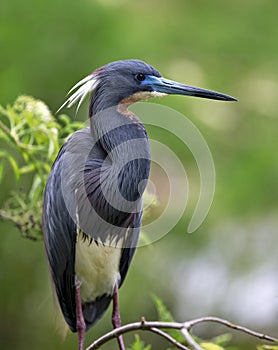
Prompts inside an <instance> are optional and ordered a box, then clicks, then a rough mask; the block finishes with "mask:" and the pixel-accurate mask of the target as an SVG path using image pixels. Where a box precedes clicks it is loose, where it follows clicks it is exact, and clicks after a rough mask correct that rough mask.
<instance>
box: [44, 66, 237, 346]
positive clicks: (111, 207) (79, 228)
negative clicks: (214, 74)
mask: <svg viewBox="0 0 278 350" xmlns="http://www.w3.org/2000/svg"><path fill="white" fill-rule="evenodd" d="M88 94H90V95H91V98H90V104H89V120H90V126H89V127H86V128H84V129H82V130H78V131H76V132H75V133H73V134H72V135H71V136H70V137H69V139H68V140H67V141H66V142H65V143H64V145H63V146H62V147H61V149H60V151H59V153H58V155H57V158H56V160H55V161H54V163H53V166H52V170H51V173H50V176H49V178H48V181H47V185H46V188H45V193H44V203H43V214H42V220H43V235H44V244H45V250H46V255H47V260H48V265H49V269H50V274H51V277H52V281H53V285H54V290H55V294H56V297H57V300H58V303H59V305H60V309H61V311H62V314H63V316H64V319H65V321H66V323H67V324H68V326H69V328H70V330H71V331H73V332H77V333H78V349H79V350H82V349H83V347H84V339H85V332H86V331H87V330H88V329H89V328H90V327H91V326H92V325H94V324H95V323H96V321H98V320H99V319H100V318H101V317H102V316H103V314H104V312H105V311H106V310H107V308H108V307H109V305H110V303H111V301H112V304H113V308H112V323H113V326H114V328H117V327H120V324H121V320H120V312H119V305H118V290H119V288H120V287H121V285H122V284H123V282H124V280H125V278H126V275H127V271H128V269H129V266H130V263H131V261H132V258H133V256H134V252H135V249H136V245H137V242H138V239H139V234H140V228H141V221H142V195H143V192H144V190H145V188H146V184H147V180H148V177H149V172H150V162H151V156H150V146H149V141H148V136H147V132H146V129H145V127H144V125H143V124H142V122H141V121H140V119H139V118H138V117H137V116H136V115H135V114H134V113H133V112H131V111H130V110H129V107H130V106H131V105H132V104H133V103H136V102H138V101H141V100H146V99H149V98H152V97H162V96H166V95H169V94H178V95H186V96H195V97H201V98H207V99H214V100H222V101H235V100H236V99H235V98H234V97H232V96H229V95H226V94H222V93H219V92H215V91H211V90H205V89H202V88H198V87H193V86H188V85H184V84H181V83H178V82H175V81H172V80H168V79H165V78H163V77H162V76H161V74H160V73H159V72H158V71H157V70H156V69H155V68H153V67H152V66H150V65H149V64H147V63H145V62H143V61H141V60H135V59H131V60H119V61H115V62H111V63H108V64H106V65H105V66H103V67H101V68H98V69H96V70H95V71H94V72H93V73H91V74H89V75H88V76H86V77H85V78H84V79H82V80H80V81H79V82H78V83H77V84H76V85H75V86H74V87H73V88H72V89H71V90H70V94H69V97H68V98H67V100H66V101H65V103H64V104H63V105H62V106H61V108H63V107H71V106H72V105H74V104H75V103H77V102H78V107H77V108H79V106H80V105H81V103H82V102H83V101H84V99H85V97H86V96H87V95H88ZM117 340H118V345H119V348H120V349H121V350H123V349H124V342H123V339H122V336H119V337H118V338H117Z"/></svg>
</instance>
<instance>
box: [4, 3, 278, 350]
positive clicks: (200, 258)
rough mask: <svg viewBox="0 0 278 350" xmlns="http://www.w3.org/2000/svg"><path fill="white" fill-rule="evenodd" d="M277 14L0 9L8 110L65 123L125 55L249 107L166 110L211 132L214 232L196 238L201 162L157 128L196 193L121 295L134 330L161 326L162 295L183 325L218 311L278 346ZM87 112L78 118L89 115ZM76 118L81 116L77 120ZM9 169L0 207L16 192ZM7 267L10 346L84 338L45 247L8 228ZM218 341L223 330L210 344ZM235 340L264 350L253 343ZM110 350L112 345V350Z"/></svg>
mask: <svg viewBox="0 0 278 350" xmlns="http://www.w3.org/2000/svg"><path fill="white" fill-rule="evenodd" d="M277 14H278V2H277V1H275V0H268V1H257V0H245V1H239V0H234V1H229V2H228V1H226V2H225V1H221V0H215V1H213V2H212V1H206V0H199V1H193V0H192V1H185V0H171V1H166V0H160V1H158V0H153V1H147V0H141V1H127V0H114V1H113V0H95V1H93V0H79V1H75V2H69V1H65V0H59V1H53V0H50V1H45V0H44V1H42V0H36V1H34V0H25V1H18V0H9V1H7V0H6V1H5V0H4V1H2V2H1V3H0V52H1V55H0V81H1V85H0V103H1V105H4V106H5V105H6V104H11V103H12V102H13V101H14V100H15V98H16V97H17V96H18V95H21V94H29V95H32V96H34V97H36V98H39V99H42V100H43V101H45V102H46V103H47V104H48V105H49V106H50V108H51V110H52V111H53V112H54V111H55V110H57V108H58V107H59V105H61V103H62V102H63V101H64V98H65V93H66V91H68V90H69V88H70V87H71V86H72V85H73V84H74V83H75V82H76V81H78V80H79V79H81V78H82V77H83V76H85V75H86V74H88V73H89V72H91V71H92V70H94V69H95V68H97V67H99V66H102V65H104V64H106V63H108V62H110V61H113V60H117V59H124V58H139V59H142V60H145V61H147V62H148V63H150V64H152V65H153V66H155V67H156V68H157V69H158V70H159V71H160V72H161V73H162V75H164V76H165V77H167V78H169V79H172V80H177V81H180V82H184V83H187V84H191V85H196V86H202V87H204V88H209V89H213V90H218V91H222V92H224V93H227V94H230V95H233V96H235V97H237V98H238V99H239V102H238V103H233V104H231V103H227V104H224V103H218V102H214V101H209V100H199V99H193V98H182V97H178V96H176V97H175V96H172V97H167V98H164V99H163V100H159V101H156V103H160V104H164V105H167V106H170V107H172V108H174V109H176V110H178V111H180V112H182V113H183V114H184V115H186V116H187V117H190V119H191V120H192V121H193V122H194V124H195V125H196V126H197V127H198V128H199V130H200V131H201V132H202V134H203V135H204V137H205V139H206V141H207V143H208V145H209V147H210V149H211V152H212V154H213V158H214V162H215V168H216V175H217V179H216V192H215V197H214V202H213V205H212V207H211V210H210V212H209V215H208V217H207V219H206V221H205V222H204V223H203V225H202V226H201V227H200V228H199V229H198V230H197V231H196V232H194V234H186V228H187V226H188V223H189V220H190V218H191V216H192V211H193V208H194V205H195V202H196V198H197V195H198V181H199V180H198V176H199V175H198V169H197V167H196V163H195V161H194V159H193V157H192V155H191V154H190V152H189V151H188V150H187V149H186V148H185V149H184V148H182V147H181V145H180V143H179V142H177V140H176V139H175V138H174V137H170V136H169V135H167V134H161V133H160V132H159V131H158V130H153V129H150V130H149V133H150V135H151V137H152V138H154V139H158V140H164V141H165V142H166V143H167V144H168V145H170V146H171V147H172V149H173V150H174V151H175V152H176V154H178V155H179V157H180V158H181V160H182V161H183V163H184V164H185V167H186V171H187V172H188V176H189V188H190V191H191V192H190V193H189V206H188V210H187V211H186V212H185V215H184V216H183V218H182V219H181V220H180V222H179V223H178V224H177V225H176V226H175V228H174V229H173V230H172V231H171V232H170V233H169V234H168V235H167V236H165V237H164V238H163V239H161V240H160V241H158V242H156V243H155V244H153V245H152V246H150V247H146V248H140V249H138V251H137V254H136V256H135V259H134V261H133V264H132V266H131V269H130V271H129V274H128V277H127V280H126V282H125V284H124V286H123V287H122V289H121V293H120V305H121V313H122V321H123V323H128V322H131V321H135V320H139V319H140V317H141V316H145V317H146V319H149V320H150V319H156V318H157V315H156V312H155V308H154V306H153V303H152V300H151V294H156V295H158V296H159V297H161V298H163V299H164V301H165V303H166V305H167V306H168V307H169V309H170V311H171V312H172V314H173V316H174V318H175V319H176V320H178V321H182V320H187V319H191V318H194V317H197V316H204V315H208V314H214V315H217V316H220V317H226V318H228V319H230V320H232V321H234V322H238V323H243V324H244V325H246V326H249V327H251V328H252V327H253V328H255V329H257V330H259V331H262V332H266V333H270V334H272V335H274V336H275V335H276V337H277V336H278V322H277V321H278V283H277V270H278V261H277V260H278V259H277V246H278V236H277V227H278V218H277V209H278V200H277V199H278V198H277V197H278V188H277V187H278V186H277V180H278V161H277V149H278V137H277V133H278V119H277V118H278V115H277V110H278V64H277V62H278V25H277ZM86 108H87V105H86V103H85V106H84V107H82V108H81V111H80V112H79V113H78V116H77V117H78V118H79V119H80V120H84V121H85V119H86V118H87V112H86ZM69 113H70V115H72V117H73V118H74V117H75V116H74V110H71V111H69ZM8 171H9V169H7V172H6V177H5V181H4V183H2V184H1V195H0V204H1V205H2V204H3V203H4V201H5V200H6V199H7V198H8V194H9V191H10V190H11V189H12V188H14V187H16V180H15V179H14V178H13V177H12V176H9V173H8ZM190 184H191V187H190ZM157 191H158V193H159V188H158V189H157ZM0 264H1V270H0V295H1V299H0V315H1V317H0V348H1V349H17V350H25V349H29V350H30V349H76V344H77V339H76V336H75V335H72V334H69V335H68V336H67V337H66V339H65V340H63V339H62V337H61V336H60V332H59V331H58V328H59V327H58V326H57V322H56V319H57V313H56V312H55V310H54V305H53V298H52V293H51V287H50V282H49V276H48V271H47V264H46V259H45V255H44V248H43V244H42V243H34V242H31V241H29V240H26V239H23V238H21V237H20V235H19V233H18V231H17V230H16V229H15V228H14V227H13V226H12V224H10V223H9V222H1V223H0ZM110 314H111V313H110V312H107V313H106V315H105V317H104V318H103V319H102V320H101V321H100V322H99V323H98V324H97V325H96V326H95V327H94V328H93V329H92V330H91V331H90V332H89V333H88V334H87V336H86V340H87V344H89V343H90V342H91V341H92V340H93V339H95V338H96V337H97V336H99V335H101V334H103V333H104V332H106V331H108V330H110V329H111V325H110ZM220 331H223V329H221V330H220ZM218 332H219V330H218V329H217V327H216V326H213V327H210V328H204V329H201V330H200V333H199V334H200V335H202V336H208V337H211V336H213V335H215V334H217V333H218ZM143 337H144V338H145V339H146V340H147V341H148V340H150V335H145V334H144V335H143ZM131 338H132V337H127V339H129V340H130V339H131ZM152 342H153V344H154V346H153V348H154V349H156V348H166V344H165V343H161V342H160V341H159V340H158V339H157V338H154V337H153V339H152ZM156 342H157V343H156ZM234 342H235V343H239V342H242V343H241V344H242V348H244V349H249V348H250V349H251V348H254V346H253V345H251V340H250V338H247V337H244V338H242V339H237V338H235V340H234ZM113 348H115V343H110V344H108V345H107V346H105V347H104V349H113Z"/></svg>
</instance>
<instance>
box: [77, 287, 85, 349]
mask: <svg viewBox="0 0 278 350" xmlns="http://www.w3.org/2000/svg"><path fill="white" fill-rule="evenodd" d="M80 285H81V284H80V282H79V281H76V283H75V303H76V330H77V334H78V350H83V349H84V340H85V331H86V323H85V320H84V317H83V311H82V300H81V295H80Z"/></svg>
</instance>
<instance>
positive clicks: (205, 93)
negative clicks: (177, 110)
mask: <svg viewBox="0 0 278 350" xmlns="http://www.w3.org/2000/svg"><path fill="white" fill-rule="evenodd" d="M142 83H143V84H144V85H149V86H150V87H151V88H152V89H153V91H157V92H162V93H166V94H175V95H186V96H195V97H201V98H209V99H212V100H222V101H237V99H236V98H234V97H232V96H229V95H226V94H222V93H220V92H216V91H211V90H205V89H201V88H198V87H194V86H189V85H184V84H180V83H177V82H175V81H172V80H168V79H165V78H163V77H156V76H153V75H148V76H147V77H146V79H145V80H144V81H143V82H142Z"/></svg>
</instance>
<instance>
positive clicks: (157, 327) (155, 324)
mask: <svg viewBox="0 0 278 350" xmlns="http://www.w3.org/2000/svg"><path fill="white" fill-rule="evenodd" d="M204 322H215V323H219V324H222V325H224V326H226V327H229V328H232V329H235V330H237V331H240V332H244V333H246V334H248V335H251V336H254V337H256V338H259V339H263V340H267V341H270V342H278V339H277V338H274V337H271V336H269V335H266V334H263V333H258V332H255V331H253V330H251V329H248V328H246V327H243V326H240V325H236V324H234V323H231V322H229V321H227V320H225V319H222V318H219V317H213V316H207V317H201V318H197V319H195V320H191V321H188V322H184V323H179V322H159V321H146V320H145V319H144V318H142V320H141V322H134V323H129V324H127V325H124V326H122V327H119V328H117V329H114V330H113V331H111V332H108V333H106V334H105V335H103V336H102V337H100V338H98V339H97V340H95V341H94V342H93V343H92V344H91V345H90V346H89V347H88V348H87V349H86V350H93V349H97V348H99V347H100V346H101V345H103V344H104V343H106V342H108V341H109V340H111V339H114V338H115V337H118V336H119V335H121V334H124V333H128V332H132V331H135V330H146V331H150V332H153V333H156V334H158V335H160V336H161V337H163V338H165V339H166V340H168V341H169V342H171V343H172V344H174V345H175V346H176V347H178V348H179V349H183V350H189V348H188V347H186V346H185V345H183V344H181V343H180V342H178V341H177V340H175V339H174V338H173V337H171V336H170V335H169V334H168V333H166V332H164V331H162V330H161V329H176V330H180V331H181V333H182V334H183V336H184V338H185V340H186V341H187V343H188V344H189V345H190V346H191V347H192V348H193V349H194V350H202V347H201V346H200V345H199V344H198V343H197V342H196V341H195V340H194V338H193V337H192V335H191V334H190V330H191V329H192V327H194V326H195V325H197V324H200V323H204Z"/></svg>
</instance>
